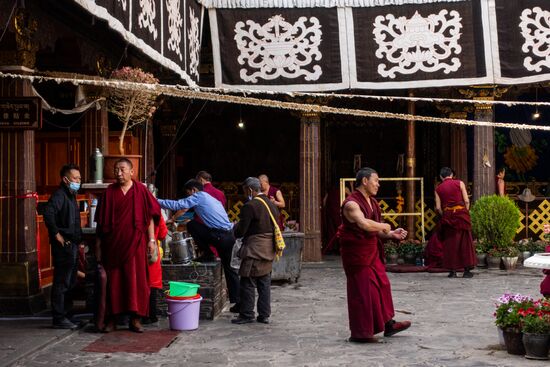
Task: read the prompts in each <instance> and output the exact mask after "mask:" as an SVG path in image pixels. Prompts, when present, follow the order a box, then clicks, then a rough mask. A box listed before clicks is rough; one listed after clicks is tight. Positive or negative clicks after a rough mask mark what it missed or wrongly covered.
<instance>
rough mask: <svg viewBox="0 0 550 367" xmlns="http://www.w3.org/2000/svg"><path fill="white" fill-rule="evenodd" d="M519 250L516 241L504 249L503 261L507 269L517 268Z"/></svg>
mask: <svg viewBox="0 0 550 367" xmlns="http://www.w3.org/2000/svg"><path fill="white" fill-rule="evenodd" d="M518 256H519V250H518V248H517V246H516V244H515V242H510V244H509V245H508V247H506V248H504V249H503V250H502V262H503V263H504V268H505V269H506V270H515V269H516V267H517V263H518Z"/></svg>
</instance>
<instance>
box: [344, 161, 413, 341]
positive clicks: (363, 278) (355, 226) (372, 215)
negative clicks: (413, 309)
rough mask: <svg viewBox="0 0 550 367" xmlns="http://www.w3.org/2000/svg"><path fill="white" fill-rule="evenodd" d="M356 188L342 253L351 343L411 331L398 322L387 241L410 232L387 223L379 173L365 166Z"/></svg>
mask: <svg viewBox="0 0 550 367" xmlns="http://www.w3.org/2000/svg"><path fill="white" fill-rule="evenodd" d="M355 188H356V190H355V191H354V192H353V193H352V194H351V195H350V196H348V198H347V199H346V200H345V201H344V203H343V204H342V225H340V227H339V229H338V238H339V241H340V254H341V255H342V264H343V266H344V271H345V273H346V279H347V296H348V316H349V327H350V330H351V337H350V338H349V341H350V342H357V343H376V342H377V341H378V339H376V338H375V337H374V335H375V334H378V333H380V332H382V331H383V332H384V336H386V337H390V336H392V335H394V334H396V333H398V332H401V331H403V330H406V329H408V328H409V327H410V326H411V323H410V321H403V322H396V321H395V320H393V317H394V315H395V312H394V309H393V299H392V294H391V286H390V281H389V279H388V276H387V275H386V268H385V265H384V262H383V257H384V252H383V247H382V242H381V240H382V239H395V240H402V239H404V238H405V237H407V231H405V230H404V229H403V228H398V229H396V230H394V231H392V230H391V227H390V225H389V224H387V223H382V220H381V211H380V206H379V205H378V202H377V201H376V199H375V198H374V196H375V195H376V194H377V192H378V189H379V188H380V183H379V178H378V174H377V173H376V171H375V170H373V169H372V168H362V169H360V170H359V171H358V172H357V176H356V178H355Z"/></svg>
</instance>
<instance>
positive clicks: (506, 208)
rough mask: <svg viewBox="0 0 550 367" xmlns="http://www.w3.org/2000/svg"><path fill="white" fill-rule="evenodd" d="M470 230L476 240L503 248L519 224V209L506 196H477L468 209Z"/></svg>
mask: <svg viewBox="0 0 550 367" xmlns="http://www.w3.org/2000/svg"><path fill="white" fill-rule="evenodd" d="M470 216H471V217H472V230H473V233H474V235H475V236H476V237H477V239H478V240H481V241H483V242H487V243H488V244H489V245H490V246H492V247H493V248H496V249H500V250H505V249H506V248H508V247H509V246H510V244H511V243H512V241H513V239H514V236H515V235H516V231H517V229H518V227H519V225H520V223H519V218H520V211H519V209H518V207H517V206H516V204H515V203H514V202H513V201H512V200H510V199H509V198H508V197H502V196H497V195H491V196H483V197H481V198H479V199H478V200H477V201H476V202H475V203H474V205H473V206H472V209H471V211H470Z"/></svg>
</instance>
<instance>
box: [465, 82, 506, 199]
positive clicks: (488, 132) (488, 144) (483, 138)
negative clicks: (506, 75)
mask: <svg viewBox="0 0 550 367" xmlns="http://www.w3.org/2000/svg"><path fill="white" fill-rule="evenodd" d="M507 91H508V88H505V87H496V86H480V87H472V88H469V89H459V92H460V93H461V94H462V95H464V96H466V97H467V98H472V99H474V100H478V101H481V100H485V101H492V100H494V99H495V98H500V97H502V95H503V94H504V93H506V92H507ZM493 119H494V107H493V106H492V105H488V104H476V105H475V111H474V120H475V121H493ZM473 150H474V160H473V171H474V176H473V177H472V184H473V190H472V199H473V201H475V200H477V199H479V198H480V197H482V196H484V195H492V194H494V193H495V128H494V127H487V126H475V127H474V147H473Z"/></svg>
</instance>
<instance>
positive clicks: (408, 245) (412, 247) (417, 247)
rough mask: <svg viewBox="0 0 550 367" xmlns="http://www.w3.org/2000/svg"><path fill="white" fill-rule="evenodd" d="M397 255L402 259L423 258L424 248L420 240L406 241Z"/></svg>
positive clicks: (399, 248)
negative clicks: (408, 256)
mask: <svg viewBox="0 0 550 367" xmlns="http://www.w3.org/2000/svg"><path fill="white" fill-rule="evenodd" d="M397 253H398V254H399V256H401V257H403V256H405V255H414V256H421V255H422V254H423V253H424V246H423V244H422V242H420V241H418V240H406V241H403V242H401V243H400V244H399V245H398V247H397Z"/></svg>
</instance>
